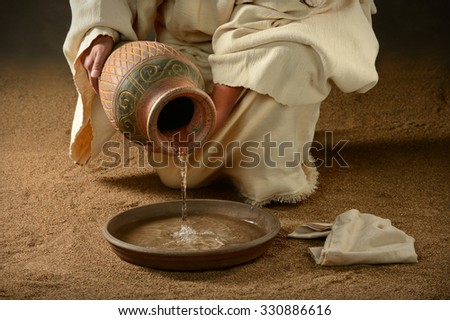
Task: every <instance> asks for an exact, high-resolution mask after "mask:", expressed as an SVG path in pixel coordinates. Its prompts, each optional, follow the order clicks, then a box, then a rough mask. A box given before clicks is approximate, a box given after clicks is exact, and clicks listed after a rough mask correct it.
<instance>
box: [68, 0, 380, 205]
mask: <svg viewBox="0 0 450 320" xmlns="http://www.w3.org/2000/svg"><path fill="white" fill-rule="evenodd" d="M71 8H72V24H71V27H70V30H69V33H68V35H67V38H66V41H65V43H64V53H65V55H66V58H67V60H68V63H69V65H70V67H71V70H72V72H73V74H74V79H75V84H76V87H77V89H78V93H79V98H78V101H77V106H76V111H75V116H74V121H73V126H72V135H71V144H70V156H71V158H72V159H73V160H74V161H75V162H77V163H79V164H84V163H86V162H87V161H89V159H90V158H92V157H94V156H96V155H98V154H99V153H100V152H101V150H102V146H103V144H104V143H105V142H106V141H108V139H110V137H111V136H112V134H114V132H115V131H114V129H113V128H112V126H111V125H110V124H109V122H108V120H107V118H106V116H105V114H104V112H103V110H102V107H101V103H100V101H99V98H98V96H97V95H96V94H95V92H94V91H93V89H92V88H91V87H90V85H89V82H88V79H87V76H86V72H85V70H84V69H83V67H82V65H81V63H80V62H79V59H78V58H79V56H80V54H81V53H82V52H83V51H84V50H85V49H86V48H88V47H89V45H90V43H91V42H92V40H93V39H95V38H96V37H97V36H98V35H109V36H111V37H113V39H114V40H115V41H119V40H139V39H144V38H145V37H146V36H147V35H148V34H149V33H150V31H151V30H152V28H153V26H154V27H155V33H156V37H157V41H160V42H163V43H166V44H168V45H171V46H173V47H175V48H177V49H179V50H180V51H181V52H182V53H184V54H185V55H186V56H187V57H188V58H189V59H191V60H192V61H193V62H194V63H195V64H196V65H197V66H198V67H199V69H200V71H201V73H202V75H203V78H204V80H205V82H206V88H207V89H206V90H207V92H208V93H209V92H210V91H211V89H212V86H213V84H214V83H220V84H225V85H229V86H238V87H244V88H247V89H248V90H246V91H245V93H244V94H243V96H242V97H241V99H240V100H239V101H238V103H237V105H236V106H235V108H234V110H233V113H232V114H231V116H230V119H229V120H228V121H227V123H226V125H225V126H224V127H223V128H221V129H220V130H218V131H217V132H216V134H215V135H214V136H213V137H211V140H212V141H213V142H215V143H218V144H220V146H221V147H222V148H223V149H224V152H223V153H222V154H221V155H220V161H219V162H217V161H215V162H214V163H213V165H211V161H210V160H211V159H210V156H211V152H206V155H205V152H204V150H198V151H196V152H195V153H194V154H192V155H191V159H197V160H199V159H200V163H201V165H200V166H191V167H190V168H189V169H188V186H189V187H199V186H204V185H207V184H209V183H211V182H212V181H214V180H215V179H217V178H218V177H222V176H227V177H229V178H230V179H231V181H233V183H234V185H235V186H236V187H237V188H238V189H239V191H240V192H241V193H242V194H243V195H244V196H245V197H246V198H247V199H248V201H249V202H250V203H253V204H265V203H268V202H270V201H274V200H275V201H282V202H296V201H299V200H301V199H303V198H304V197H305V196H308V195H309V194H310V193H311V192H313V190H314V188H315V184H316V178H317V171H316V168H315V167H314V165H313V164H312V162H311V159H310V157H309V152H308V150H307V146H308V143H310V142H311V141H312V139H313V136H314V130H315V125H316V122H317V119H318V115H319V106H320V102H321V101H323V100H324V99H325V98H326V97H327V95H328V93H329V91H330V89H331V85H332V83H333V84H334V85H336V86H337V87H338V88H339V89H341V90H342V91H344V92H355V91H356V92H366V91H367V90H369V89H370V88H372V87H373V86H374V85H375V84H376V82H377V80H378V75H377V72H376V69H375V59H376V56H377V53H378V43H377V40H376V37H375V35H374V33H373V30H372V27H371V17H370V15H371V13H373V12H374V8H375V7H374V5H373V1H370V0H366V1H364V0H360V1H358V0H334V1H332V0H328V1H327V0H317V1H312V0H307V1H299V0H282V1H275V0H210V1H204V0H189V1H179V0H178V1H176V0H166V1H163V0H154V1H151V0H134V1H133V0H128V1H126V0H93V1H79V0H77V1H75V0H71ZM264 139H266V140H267V139H269V140H270V143H274V144H275V147H271V146H272V145H271V144H267V143H266V144H265V145H264V143H263V141H265V140H264ZM213 144H214V143H212V144H211V145H213ZM230 144H232V146H233V148H227V146H229V145H230ZM236 144H237V145H238V147H237V148H235V147H234V146H235V145H236ZM268 145H269V147H267V146H268ZM305 146H306V147H305ZM156 157H162V158H164V157H166V156H165V155H156ZM216 160H217V157H216ZM172 162H173V161H171V163H172ZM292 164H295V165H292ZM156 170H157V172H158V174H159V176H160V178H161V180H162V181H163V183H165V184H166V185H168V186H171V187H179V171H178V170H176V169H175V168H174V165H173V164H171V165H169V166H166V167H159V168H156Z"/></svg>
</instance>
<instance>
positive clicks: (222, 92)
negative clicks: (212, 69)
mask: <svg viewBox="0 0 450 320" xmlns="http://www.w3.org/2000/svg"><path fill="white" fill-rule="evenodd" d="M242 90H243V88H242V87H229V86H226V85H222V84H215V85H214V88H213V92H212V93H211V99H212V101H213V102H214V105H215V107H216V125H215V127H214V132H216V131H217V130H218V129H220V128H221V127H223V125H224V124H225V122H226V121H227V119H228V116H229V115H230V113H231V111H232V110H233V108H234V106H235V105H236V101H237V99H238V98H239V96H240V95H241V92H242Z"/></svg>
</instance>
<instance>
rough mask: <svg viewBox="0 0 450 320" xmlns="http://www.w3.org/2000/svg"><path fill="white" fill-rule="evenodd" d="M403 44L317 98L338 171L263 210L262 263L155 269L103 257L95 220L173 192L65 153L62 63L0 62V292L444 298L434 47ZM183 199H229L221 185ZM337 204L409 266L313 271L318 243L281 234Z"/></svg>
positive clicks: (24, 295)
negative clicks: (305, 193)
mask: <svg viewBox="0 0 450 320" xmlns="http://www.w3.org/2000/svg"><path fill="white" fill-rule="evenodd" d="M394 42H395V41H394ZM435 43H437V45H436V44H435ZM410 49H411V48H410V47H407V46H403V47H401V48H398V47H396V46H395V45H392V46H389V47H387V48H383V47H382V50H381V53H380V58H379V60H378V69H379V72H380V82H379V84H378V86H377V87H376V88H374V89H373V90H372V91H370V92H369V93H367V94H365V95H354V94H350V95H343V94H340V93H338V92H333V93H332V95H331V96H330V97H329V99H328V100H327V101H326V102H325V103H324V104H323V108H322V114H321V119H320V122H319V125H318V128H317V140H318V141H321V142H324V140H325V138H324V137H325V133H324V132H325V131H332V132H333V135H334V139H335V141H338V140H340V139H342V140H348V141H349V142H348V144H347V145H346V146H345V148H344V149H343V150H342V152H341V154H342V155H343V158H344V159H345V161H346V162H347V163H348V167H340V166H338V165H336V163H334V165H333V166H329V167H326V166H321V167H320V168H319V171H320V178H319V179H320V180H319V181H320V185H319V188H318V190H317V192H316V193H315V194H313V195H312V196H311V197H310V198H309V199H308V200H306V201H304V202H303V203H300V204H296V205H270V206H267V210H268V211H270V212H271V213H273V214H274V215H276V216H277V217H278V218H279V219H280V221H281V224H282V230H281V232H280V235H279V236H278V237H277V238H276V239H275V241H274V243H273V245H272V246H271V248H270V249H269V251H268V252H267V253H266V254H264V255H263V256H262V257H260V258H259V259H257V260H255V261H253V262H251V263H248V264H245V265H241V266H237V267H234V268H230V269H226V270H220V271H207V272H166V271H156V270H152V269H147V268H143V267H138V266H135V265H132V264H128V263H126V262H123V261H121V260H120V259H118V258H117V256H115V255H114V254H113V253H112V251H111V250H110V248H109V246H108V244H107V243H106V241H105V240H104V239H103V236H102V233H101V229H102V227H103V225H104V223H105V222H106V221H107V220H108V219H109V218H111V217H112V216H114V215H115V214H117V213H118V212H121V211H123V210H126V209H129V208H133V207H136V206H140V205H144V204H148V203H154V202H158V201H164V200H173V199H178V198H179V191H177V190H171V189H168V188H166V187H164V186H163V185H162V184H161V183H160V182H159V179H158V177H157V176H156V175H155V174H154V173H152V169H151V168H149V167H147V168H138V167H137V162H138V161H139V157H138V154H137V153H136V154H132V155H131V159H130V166H129V167H121V168H115V169H105V168H102V167H101V166H100V162H101V160H102V158H99V159H97V160H95V161H94V162H92V163H91V164H90V165H88V166H86V167H79V166H76V165H74V164H73V163H72V162H71V160H70V159H69V158H68V156H67V149H68V141H69V134H70V126H71V120H72V114H73V108H74V103H75V99H76V93H75V89H74V88H73V85H72V80H71V75H70V72H69V70H68V68H67V66H66V65H65V63H64V61H63V59H62V57H59V58H58V59H56V60H55V62H53V63H51V64H50V63H44V62H41V63H38V64H33V63H29V64H23V63H21V64H14V63H12V64H8V63H5V62H6V61H5V60H4V61H3V62H4V63H3V66H2V69H1V73H0V93H1V95H0V101H1V102H0V103H1V107H0V108H1V109H0V110H1V117H0V123H1V126H0V143H1V148H2V157H1V162H0V168H1V169H0V170H1V177H2V178H1V184H0V192H1V206H2V212H1V214H0V235H1V236H0V244H1V249H0V274H1V276H0V298H3V299H448V298H450V280H449V279H450V278H449V273H450V254H449V232H448V226H449V225H450V218H449V217H450V198H449V194H450V193H449V191H450V182H449V181H450V161H449V157H450V152H449V145H450V121H449V120H450V106H449V100H450V87H449V80H448V79H449V74H448V67H449V61H448V60H447V59H445V58H444V57H445V56H446V55H447V54H448V50H447V49H446V48H445V47H443V46H441V45H440V44H439V42H433V46H426V47H422V49H420V50H416V49H417V47H414V50H410ZM116 138H118V137H116ZM324 155H325V153H324V151H323V150H322V151H320V152H318V153H317V154H316V156H317V158H318V159H324ZM188 197H189V198H196V199H199V198H213V199H227V200H236V201H240V200H241V199H240V198H239V196H238V195H237V194H236V192H235V191H234V190H233V189H231V188H230V187H228V186H225V185H217V186H214V187H212V188H208V189H201V190H190V191H189V193H188ZM351 208H357V209H359V210H361V211H362V212H369V213H372V214H375V215H378V216H381V217H383V218H388V219H390V220H391V221H392V223H393V225H394V226H396V227H398V228H399V229H401V230H403V231H405V232H406V233H408V234H409V235H411V236H413V237H414V238H415V239H416V251H417V253H418V255H419V263H417V264H407V265H399V264H393V265H378V266H368V265H359V266H350V267H320V266H317V265H316V264H315V263H314V261H313V260H312V258H311V257H310V256H309V254H308V247H310V246H318V245H320V244H321V243H322V242H323V241H321V240H314V241H302V240H296V239H289V238H287V237H286V235H287V234H288V233H289V232H291V231H292V230H293V229H294V228H295V227H296V226H297V225H299V224H301V223H303V222H307V221H333V220H334V218H335V217H336V215H338V214H340V213H342V212H344V211H346V210H348V209H351Z"/></svg>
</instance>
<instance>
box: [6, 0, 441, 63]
mask: <svg viewBox="0 0 450 320" xmlns="http://www.w3.org/2000/svg"><path fill="white" fill-rule="evenodd" d="M375 3H376V6H377V8H378V13H377V14H376V15H375V16H374V17H373V25H374V29H375V31H376V33H377V36H378V39H379V41H380V54H382V53H383V52H384V51H385V50H400V49H404V50H405V53H411V54H414V52H420V53H421V54H422V53H423V52H424V50H425V52H426V50H437V49H442V50H446V52H448V47H449V46H448V44H449V39H450V35H449V27H448V26H449V25H450V24H449V18H450V14H449V11H450V4H449V3H450V1H448V0H434V1H424V0H415V1H414V0H395V1H393V0H378V1H375ZM70 19H71V14H70V8H69V1H68V0H66V1H62V0H58V1H54V0H53V1H51V0H40V1H5V0H1V1H0V26H1V30H2V41H1V45H0V49H1V53H0V59H1V61H2V62H8V61H11V60H19V61H28V62H36V61H41V60H47V59H50V60H53V61H63V62H64V57H63V55H62V44H63V42H64V38H65V36H66V33H67V31H68V29H69V26H70Z"/></svg>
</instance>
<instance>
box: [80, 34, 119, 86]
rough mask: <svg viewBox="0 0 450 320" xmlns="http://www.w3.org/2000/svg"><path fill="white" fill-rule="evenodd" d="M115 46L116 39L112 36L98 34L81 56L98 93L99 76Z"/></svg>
mask: <svg viewBox="0 0 450 320" xmlns="http://www.w3.org/2000/svg"><path fill="white" fill-rule="evenodd" d="M113 46H114V40H113V39H112V38H111V37H110V36H98V37H97V38H95V39H94V41H92V43H91V45H90V46H89V47H88V48H87V49H86V50H85V51H84V52H83V54H82V56H81V63H82V64H83V67H84V69H86V72H87V75H88V78H89V82H90V83H91V86H92V88H94V90H95V92H97V93H98V78H99V77H100V74H101V72H102V69H103V65H104V64H105V61H106V59H107V58H108V56H109V55H110V53H111V51H112V48H113Z"/></svg>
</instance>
